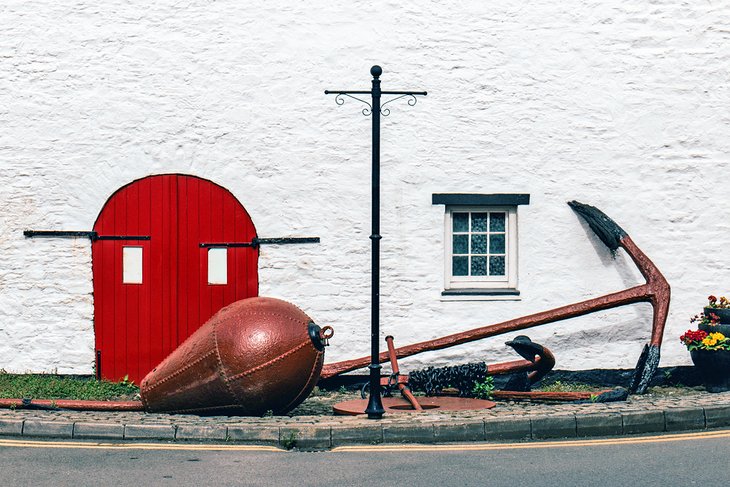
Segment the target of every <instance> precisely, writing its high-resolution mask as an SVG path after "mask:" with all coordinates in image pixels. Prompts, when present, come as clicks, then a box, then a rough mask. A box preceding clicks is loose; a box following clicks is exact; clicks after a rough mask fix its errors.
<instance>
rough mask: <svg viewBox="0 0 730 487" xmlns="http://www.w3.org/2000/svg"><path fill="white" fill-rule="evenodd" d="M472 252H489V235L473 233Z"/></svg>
mask: <svg viewBox="0 0 730 487" xmlns="http://www.w3.org/2000/svg"><path fill="white" fill-rule="evenodd" d="M471 253H472V254H486V253H487V236H486V235H472V236H471Z"/></svg>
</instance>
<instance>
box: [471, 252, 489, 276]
mask: <svg viewBox="0 0 730 487" xmlns="http://www.w3.org/2000/svg"><path fill="white" fill-rule="evenodd" d="M471 275H472V276H486V275H487V258H486V257H472V258H471Z"/></svg>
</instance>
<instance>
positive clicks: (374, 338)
mask: <svg viewBox="0 0 730 487" xmlns="http://www.w3.org/2000/svg"><path fill="white" fill-rule="evenodd" d="M370 74H371V75H373V80H372V88H371V90H370V91H365V90H337V91H335V90H325V92H324V93H325V95H328V94H330V93H331V94H336V95H337V96H336V97H335V102H336V103H337V104H338V105H342V104H344V103H345V99H344V98H342V97H343V96H347V97H349V98H352V99H354V100H357V101H359V102H361V103H364V104H365V105H367V106H368V108H365V109H363V110H362V113H363V115H366V116H370V115H372V117H373V167H372V232H371V235H370V240H371V241H372V247H373V261H372V301H371V318H370V319H371V321H370V365H369V366H368V368H369V369H370V397H369V399H368V406H367V408H366V409H365V412H366V413H367V415H368V418H369V419H380V418H382V417H383V413H384V412H385V410H384V409H383V400H382V398H381V393H380V391H381V388H380V369H381V366H380V358H379V356H380V239H381V238H382V237H381V235H380V116H381V115H383V116H386V117H387V116H388V115H389V114H390V109H388V108H383V107H384V106H385V105H387V104H388V103H390V102H393V101H395V100H399V99H401V98H405V97H410V98H409V100H408V104H409V105H410V106H413V105H415V104H416V95H421V96H425V95H426V92H425V91H382V90H381V89H380V75H381V74H383V68H381V67H380V66H373V67H372V68H370ZM353 95H370V96H371V98H372V104H370V103H368V102H367V101H365V100H363V99H361V98H358V97H357V96H353ZM381 95H398V96H396V97H395V98H392V99H390V100H388V101H386V102H385V103H382V104H381V103H380V97H381Z"/></svg>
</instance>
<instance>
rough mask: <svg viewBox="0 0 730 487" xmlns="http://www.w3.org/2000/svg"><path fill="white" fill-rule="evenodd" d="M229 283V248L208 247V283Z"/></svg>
mask: <svg viewBox="0 0 730 487" xmlns="http://www.w3.org/2000/svg"><path fill="white" fill-rule="evenodd" d="M227 283H228V249H226V248H210V249H208V284H227Z"/></svg>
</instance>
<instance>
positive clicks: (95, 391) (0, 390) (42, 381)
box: [0, 372, 139, 401]
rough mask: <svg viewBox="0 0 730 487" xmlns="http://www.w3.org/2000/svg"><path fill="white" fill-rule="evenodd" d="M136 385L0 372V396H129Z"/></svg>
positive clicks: (83, 397)
mask: <svg viewBox="0 0 730 487" xmlns="http://www.w3.org/2000/svg"><path fill="white" fill-rule="evenodd" d="M138 393H139V387H137V386H135V385H134V384H133V383H131V382H128V381H121V382H109V381H105V380H103V381H97V380H96V379H92V378H88V379H87V378H79V377H64V376H60V375H50V374H22V375H17V374H6V373H4V372H0V398H18V399H21V398H33V399H82V400H96V401H104V400H109V399H120V400H125V399H126V400H129V399H132V398H133V397H134V396H135V395H136V394H138Z"/></svg>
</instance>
